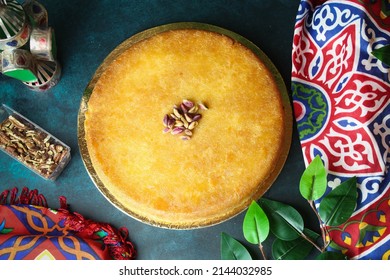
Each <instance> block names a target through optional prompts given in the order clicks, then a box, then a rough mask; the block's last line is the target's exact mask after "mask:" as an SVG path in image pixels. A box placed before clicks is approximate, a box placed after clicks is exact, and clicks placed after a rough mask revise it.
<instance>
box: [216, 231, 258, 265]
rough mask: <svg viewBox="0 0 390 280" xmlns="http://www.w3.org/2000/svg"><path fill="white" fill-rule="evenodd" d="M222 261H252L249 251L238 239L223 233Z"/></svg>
mask: <svg viewBox="0 0 390 280" xmlns="http://www.w3.org/2000/svg"><path fill="white" fill-rule="evenodd" d="M221 259H222V260H251V259H252V257H251V255H250V254H249V252H248V250H247V249H246V248H245V247H244V245H242V244H241V243H240V242H238V241H237V240H236V239H234V238H233V237H231V236H230V235H228V234H227V233H224V232H222V233H221Z"/></svg>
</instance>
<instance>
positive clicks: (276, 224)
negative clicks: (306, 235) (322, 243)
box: [259, 198, 304, 240]
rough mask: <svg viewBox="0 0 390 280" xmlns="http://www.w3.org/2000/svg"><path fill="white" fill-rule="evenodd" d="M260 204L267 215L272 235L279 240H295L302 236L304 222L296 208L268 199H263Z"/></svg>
mask: <svg viewBox="0 0 390 280" xmlns="http://www.w3.org/2000/svg"><path fill="white" fill-rule="evenodd" d="M259 203H260V206H261V207H263V209H264V210H265V212H266V214H267V217H268V219H269V222H270V227H271V231H272V233H273V234H274V235H275V236H276V237H277V238H279V239H282V240H294V239H296V238H298V237H299V236H300V235H301V233H302V231H303V229H304V222H303V218H302V216H301V214H299V212H298V211H297V210H295V208H293V207H292V206H290V205H287V204H284V203H282V202H278V201H273V200H269V199H266V198H261V199H260V201H259Z"/></svg>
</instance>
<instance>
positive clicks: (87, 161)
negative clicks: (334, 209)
mask: <svg viewBox="0 0 390 280" xmlns="http://www.w3.org/2000/svg"><path fill="white" fill-rule="evenodd" d="M177 29H198V30H205V31H211V32H216V33H219V34H223V35H226V36H228V37H230V38H232V39H233V40H235V41H237V42H239V43H241V44H242V45H244V46H246V47H247V48H249V49H250V50H251V51H252V52H253V53H254V54H256V55H257V56H258V58H259V59H260V60H261V61H262V62H263V63H264V64H265V65H266V66H267V67H268V69H269V70H270V71H271V73H272V75H273V77H274V79H275V81H276V83H277V85H278V87H279V90H280V93H281V96H282V102H283V107H284V114H285V122H284V131H285V139H284V143H283V144H284V145H283V147H282V148H281V151H280V156H279V160H278V162H277V163H276V164H275V168H274V170H273V172H272V173H271V174H270V176H269V177H268V178H267V179H266V180H265V181H263V182H262V184H261V185H260V186H259V188H258V191H257V192H256V193H255V194H253V196H252V197H253V198H256V199H259V198H260V197H261V196H262V195H263V194H264V193H265V192H266V191H267V190H268V189H269V188H270V187H271V185H272V184H273V182H274V181H275V179H276V178H277V177H278V175H279V173H280V172H281V170H282V168H283V166H284V164H285V162H286V158H287V156H288V152H289V149H290V145H291V138H292V109H291V103H290V99H289V96H288V92H287V89H286V86H285V84H284V81H283V79H282V77H281V75H280V73H279V71H278V70H277V69H276V67H275V66H274V64H273V63H272V61H271V60H270V59H269V58H268V57H267V56H266V55H265V54H264V53H263V51H262V50H261V49H260V48H258V47H257V46H256V45H255V44H253V43H252V42H250V41H249V40H247V39H246V38H244V37H242V36H240V35H238V34H236V33H234V32H232V31H229V30H226V29H224V28H221V27H217V26H214V25H210V24H204V23H198V22H180V23H172V24H166V25H161V26H157V27H154V28H150V29H147V30H145V31H142V32H140V33H138V34H135V35H134V36H132V37H130V38H129V39H127V40H125V41H124V42H123V43H121V44H120V45H119V46H117V47H116V48H115V49H114V50H113V51H112V52H111V53H110V54H109V55H108V56H107V57H106V58H105V59H104V61H103V62H102V64H101V65H100V66H99V67H98V69H97V70H96V72H95V74H94V75H93V77H92V79H91V80H90V82H89V83H88V85H87V87H86V89H85V91H84V93H83V96H82V99H81V104H80V109H79V114H78V143H79V148H80V154H81V158H82V160H83V163H84V165H85V167H86V169H87V172H88V173H89V175H90V177H91V179H92V181H93V182H94V184H95V185H96V187H97V188H98V189H99V191H100V192H101V193H102V194H103V195H104V196H105V197H106V198H107V199H108V200H109V201H110V202H111V203H112V204H113V205H114V206H115V207H117V208H118V209H119V210H121V211H122V212H124V213H126V214H127V215H129V216H131V217H133V218H135V219H136V220H139V221H141V222H144V223H146V224H150V225H153V226H158V227H164V228H171V229H192V228H201V227H206V226H211V225H215V224H218V223H221V222H224V221H226V220H228V219H230V218H232V217H234V216H236V215H238V214H239V213H241V212H243V211H245V210H246V208H247V207H248V206H249V204H250V202H251V201H248V202H247V203H246V205H244V207H242V208H241V209H238V210H237V211H236V212H234V213H223V214H221V216H220V217H219V218H218V219H215V220H212V221H210V220H208V221H205V222H203V223H196V224H193V225H188V226H182V225H180V224H179V225H174V224H161V223H157V222H153V221H151V220H150V219H147V218H146V217H141V216H139V215H137V214H135V213H134V212H133V211H132V209H129V208H127V207H126V206H124V205H123V204H121V203H120V202H119V201H118V200H117V199H116V198H115V197H114V196H113V195H112V194H111V193H110V191H109V190H108V189H107V188H106V187H105V186H104V184H103V183H102V181H101V180H100V178H99V177H98V175H97V173H96V171H95V170H94V167H93V164H92V162H91V158H90V155H89V152H88V147H87V143H86V139H85V130H84V122H85V113H86V112H87V110H88V101H89V98H90V96H91V94H92V92H93V89H94V87H95V84H96V82H97V81H98V80H99V78H100V76H101V75H102V73H104V71H105V70H106V68H107V67H108V66H109V65H110V64H111V62H112V61H114V60H115V59H116V58H117V57H118V56H119V55H121V54H122V53H123V52H124V51H125V50H127V49H128V48H130V47H131V46H132V45H134V44H136V43H138V42H139V41H141V40H144V39H147V38H149V37H152V36H154V35H156V34H159V33H162V32H165V31H169V30H177Z"/></svg>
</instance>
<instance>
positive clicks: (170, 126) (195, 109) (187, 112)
mask: <svg viewBox="0 0 390 280" xmlns="http://www.w3.org/2000/svg"><path fill="white" fill-rule="evenodd" d="M200 110H208V108H207V107H206V105H204V104H203V103H197V104H196V103H194V102H193V101H191V100H187V99H183V101H182V102H181V104H180V105H179V106H177V105H174V106H173V109H172V113H169V114H166V115H165V116H164V118H163V124H164V129H163V133H169V132H170V133H171V134H172V135H180V139H182V140H189V139H191V137H192V135H193V130H194V129H195V127H197V126H198V124H199V120H200V119H201V118H202V115H201V114H200Z"/></svg>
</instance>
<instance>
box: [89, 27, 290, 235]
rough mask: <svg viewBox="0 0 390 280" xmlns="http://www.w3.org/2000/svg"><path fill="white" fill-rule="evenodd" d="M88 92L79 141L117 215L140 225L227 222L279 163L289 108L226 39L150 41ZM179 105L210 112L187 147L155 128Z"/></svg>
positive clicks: (255, 61) (183, 34)
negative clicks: (198, 106) (188, 103)
mask: <svg viewBox="0 0 390 280" xmlns="http://www.w3.org/2000/svg"><path fill="white" fill-rule="evenodd" d="M94 83H95V84H94V86H93V88H92V91H91V92H89V94H88V96H87V100H86V101H87V102H86V104H84V105H85V112H84V113H85V119H83V120H85V121H84V124H83V131H82V132H83V133H82V134H83V135H82V139H85V146H86V151H87V153H88V161H90V168H89V171H92V173H93V174H92V178H93V179H94V181H95V182H96V181H98V186H99V187H100V189H101V190H102V189H103V193H104V194H105V195H106V196H107V197H108V198H109V199H110V200H111V201H113V202H114V204H115V205H116V206H118V207H119V208H120V209H121V210H123V211H125V212H126V213H128V214H130V215H132V216H134V217H136V218H138V219H140V220H142V221H144V222H147V223H150V224H153V225H159V226H164V227H170V228H194V227H200V226H207V225H212V224H215V223H218V222H221V221H223V220H226V219H228V218H230V217H232V216H234V215H236V214H238V213H239V212H241V211H243V210H244V209H245V208H246V207H247V206H248V205H249V203H250V202H251V201H252V200H253V199H258V198H259V197H260V196H261V195H262V194H263V193H264V192H265V191H266V190H267V189H268V187H269V186H270V184H271V183H272V182H273V180H274V179H275V178H276V176H277V174H278V173H279V171H280V169H281V166H282V165H283V163H284V160H285V157H286V154H287V151H288V148H289V144H290V139H289V137H290V136H291V135H289V134H290V133H291V132H290V131H289V128H288V127H287V128H286V123H287V124H288V125H289V122H291V121H290V120H289V117H290V116H286V108H285V107H286V100H285V99H284V100H283V96H282V93H281V91H280V88H279V85H278V83H277V82H276V81H275V78H274V74H273V73H272V72H271V71H270V70H269V68H268V67H267V66H266V65H265V64H264V63H263V62H262V61H261V60H260V59H259V58H258V57H257V56H256V55H255V54H254V53H253V52H252V51H251V50H250V49H248V48H247V47H245V46H243V45H242V44H241V43H239V42H237V41H236V40H234V39H232V38H231V37H229V36H226V35H224V34H220V33H218V32H210V31H206V30H202V29H189V28H185V29H174V30H166V31H164V32H160V33H157V34H154V35H153V36H149V37H147V38H146V39H143V40H139V41H138V42H136V43H134V44H132V45H131V46H130V47H128V48H126V49H124V50H123V51H121V52H120V54H118V55H116V57H115V59H112V61H111V62H110V63H109V64H108V65H107V67H105V69H104V71H101V73H100V74H99V77H98V78H97V79H95V81H94ZM284 98H285V97H284ZM183 99H189V100H192V101H195V102H203V103H205V104H206V105H207V106H208V107H209V110H207V111H204V112H202V116H203V117H202V119H201V121H200V122H199V126H198V127H197V128H196V129H195V130H194V135H193V136H192V138H191V139H190V140H188V141H183V140H180V139H179V138H178V137H175V136H173V135H170V134H163V133H162V129H163V127H164V126H163V124H162V118H163V117H164V115H165V114H167V113H168V112H170V111H171V109H172V106H173V105H174V104H180V102H181V101H182V100H183ZM287 112H288V110H287ZM286 142H287V146H288V147H287V148H286ZM87 168H88V167H87ZM90 173H91V172H90Z"/></svg>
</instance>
